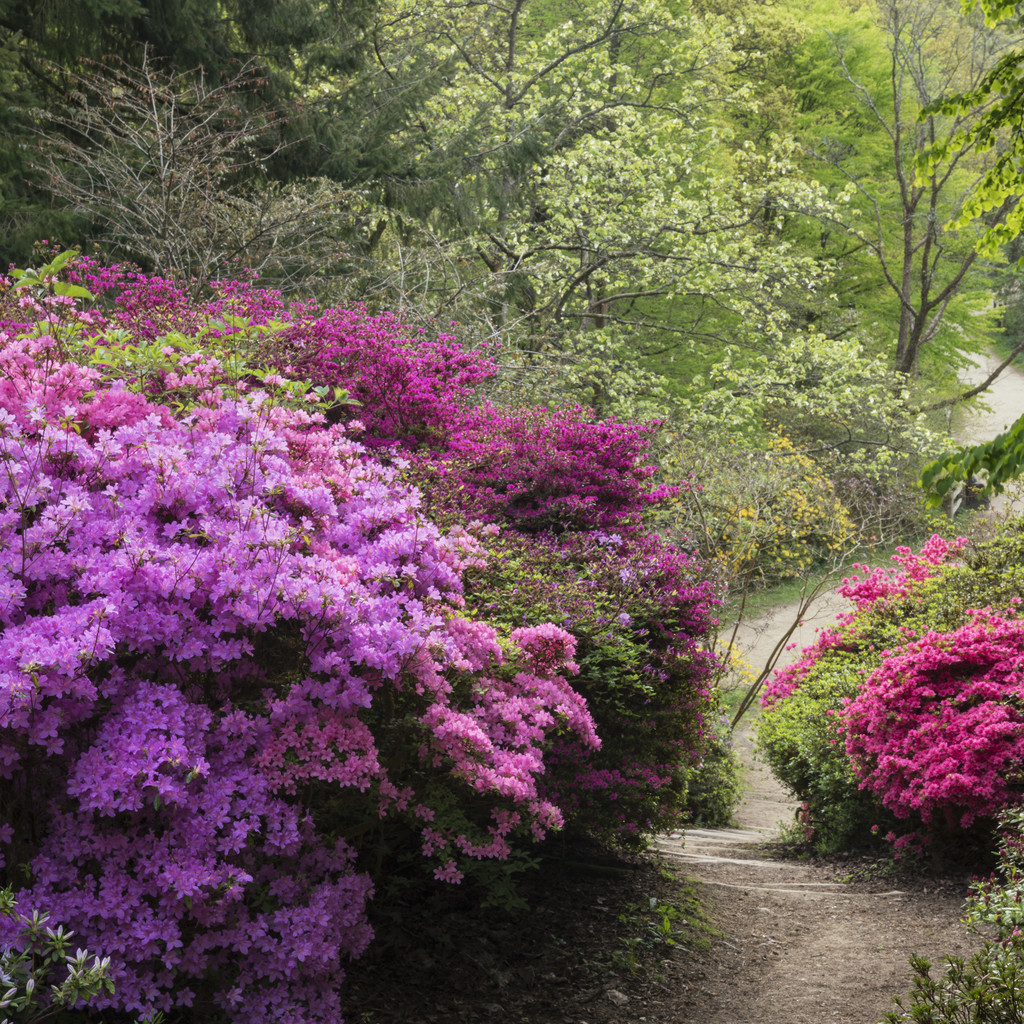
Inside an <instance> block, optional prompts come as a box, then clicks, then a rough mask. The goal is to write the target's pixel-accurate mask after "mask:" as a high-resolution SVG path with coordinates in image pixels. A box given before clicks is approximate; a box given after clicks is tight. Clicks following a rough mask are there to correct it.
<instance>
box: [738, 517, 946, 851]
mask: <svg viewBox="0 0 1024 1024" xmlns="http://www.w3.org/2000/svg"><path fill="white" fill-rule="evenodd" d="M962 547H963V543H961V542H959V541H957V542H954V543H952V544H950V543H947V542H946V541H944V540H943V539H942V538H940V537H937V536H934V537H932V538H931V539H929V540H928V541H927V542H926V543H925V544H924V546H923V547H922V549H921V551H920V552H917V553H915V552H912V551H911V550H910V549H909V548H905V547H904V548H899V549H897V552H896V554H895V555H894V556H893V562H894V563H895V567H894V568H885V567H875V568H871V567H869V566H857V567H856V568H858V569H860V570H861V575H858V576H852V577H850V578H848V579H846V580H844V581H843V583H842V584H841V586H840V587H839V588H838V592H839V593H840V594H841V595H842V596H844V597H846V598H849V599H850V600H851V601H852V602H853V604H854V610H853V611H850V612H844V613H842V614H840V615H839V616H838V617H837V622H836V624H835V625H834V626H831V627H827V628H825V629H823V630H821V632H820V633H819V634H818V638H817V640H816V641H815V642H814V644H812V645H811V646H809V647H807V648H805V649H804V650H803V651H802V652H801V654H800V656H799V657H798V658H797V659H796V660H795V661H793V662H792V663H791V664H789V665H787V666H786V667H784V668H782V669H780V670H779V671H777V672H776V673H775V675H774V676H773V677H772V679H771V680H770V681H769V683H768V685H767V686H766V687H765V689H764V692H763V694H762V696H761V704H762V708H763V713H762V717H761V721H760V724H759V726H758V747H759V749H760V751H761V753H762V754H763V756H764V757H765V760H766V761H767V762H768V764H769V765H770V767H771V769H772V771H773V772H774V773H775V775H776V776H777V777H778V778H779V779H780V780H781V781H782V782H783V783H785V785H786V786H788V787H789V788H790V790H791V791H792V792H793V793H794V794H795V795H796V796H797V798H798V799H800V800H801V801H802V802H803V803H804V805H805V809H804V821H803V824H804V826H805V830H806V831H808V832H809V833H811V835H812V837H813V842H814V844H815V846H816V848H817V849H819V850H820V851H823V852H826V851H833V850H835V849H839V848H842V847H847V846H855V845H858V844H862V843H865V842H870V840H871V837H872V835H873V834H875V833H877V831H878V830H879V829H878V826H881V825H884V826H885V827H884V829H882V832H883V834H884V833H888V831H889V830H890V828H892V827H895V826H896V821H895V818H894V816H893V814H892V813H891V812H889V813H886V811H885V810H884V809H883V808H879V806H878V803H877V801H876V800H875V799H874V798H873V797H872V795H871V794H870V793H869V792H866V791H863V790H861V789H860V788H859V785H858V779H857V777H856V775H855V773H854V769H853V766H852V764H851V762H850V759H849V757H848V756H847V754H846V749H845V746H844V743H843V738H842V735H841V732H840V718H839V715H840V713H841V711H842V709H843V708H844V707H845V705H846V703H847V702H848V701H849V700H851V699H852V698H854V697H855V696H856V695H857V693H858V692H859V690H860V688H861V686H862V685H863V683H864V680H865V679H866V678H867V676H868V675H869V674H870V673H871V672H872V671H873V670H875V669H876V668H877V667H878V666H879V665H880V664H881V663H882V661H883V659H884V657H885V656H886V654H887V652H888V651H889V650H891V649H896V648H899V647H900V646H901V645H902V644H904V643H905V642H907V640H908V639H912V638H913V637H915V636H919V635H921V633H923V632H924V631H926V630H927V628H928V626H927V623H928V620H929V617H933V616H935V614H936V611H937V608H936V603H937V599H938V598H939V596H940V595H941V594H942V593H943V592H944V588H943V587H942V585H941V573H943V572H946V571H948V570H947V569H944V568H943V567H944V566H945V565H946V564H947V559H949V558H950V557H952V556H953V555H955V554H956V553H957V552H958V551H959V550H961V548H962ZM930 581H934V589H929V582H930ZM962 608H963V606H962V605H959V606H958V607H957V608H951V609H949V610H948V613H949V615H950V617H951V620H954V621H955V620H956V619H957V617H958V616H962ZM872 826H876V828H875V833H873V832H872V831H871V829H872Z"/></svg>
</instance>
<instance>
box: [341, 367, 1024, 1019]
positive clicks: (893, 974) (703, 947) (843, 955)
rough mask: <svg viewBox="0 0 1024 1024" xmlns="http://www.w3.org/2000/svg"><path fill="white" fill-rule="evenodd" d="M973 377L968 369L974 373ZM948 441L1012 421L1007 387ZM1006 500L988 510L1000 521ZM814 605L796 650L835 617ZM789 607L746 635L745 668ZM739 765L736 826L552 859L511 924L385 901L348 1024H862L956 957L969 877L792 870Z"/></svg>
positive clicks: (746, 757) (507, 919) (452, 899)
mask: <svg viewBox="0 0 1024 1024" xmlns="http://www.w3.org/2000/svg"><path fill="white" fill-rule="evenodd" d="M985 365H987V364H984V365H982V366H981V367H980V368H979V373H980V372H985ZM990 404H991V406H992V411H991V412H990V413H988V414H986V415H984V416H982V417H978V418H976V419H974V420H973V421H972V423H971V424H970V433H969V435H968V436H966V437H964V438H963V440H965V441H967V442H968V443H977V442H978V441H981V440H985V439H987V438H989V437H992V436H994V435H995V434H996V433H999V432H1000V431H1001V430H1003V429H1005V427H1006V426H1007V425H1008V424H1009V423H1010V422H1012V421H1013V420H1014V419H1015V418H1016V417H1017V416H1018V415H1019V414H1020V411H1021V409H1024V376H1021V375H1020V374H1013V375H1008V376H1007V377H1006V378H1005V379H1004V380H1003V381H1002V382H1001V383H1000V384H999V385H998V387H997V389H996V392H995V394H994V396H993V398H992V399H991V401H990ZM1012 500H1013V499H1012V498H1011V499H1003V500H1002V501H1001V502H1000V503H999V505H1000V508H1002V509H1005V508H1007V507H1008V506H1009V505H1010V504H1011V502H1012ZM837 601H838V599H837V598H835V597H834V596H832V595H829V596H828V597H826V598H824V599H822V600H820V601H819V602H818V603H817V604H816V606H815V608H814V609H813V613H812V614H808V615H805V616H804V620H803V621H804V625H803V626H802V627H801V628H800V629H799V630H798V631H797V633H796V635H794V637H793V638H792V640H793V642H795V643H797V644H799V645H800V646H803V645H804V644H806V643H808V642H810V640H811V639H812V638H813V633H814V630H815V628H817V627H819V626H820V625H822V624H823V623H824V622H827V621H830V620H831V619H832V617H833V616H834V615H835V613H836V611H837V610H838V607H839V606H838V604H837ZM793 614H794V609H793V608H789V609H787V608H782V609H778V610H777V611H776V613H774V615H773V616H771V617H768V618H766V619H764V620H761V621H760V622H758V623H755V624H753V625H752V626H749V627H747V628H746V629H745V631H744V632H743V633H742V634H741V635H740V637H739V638H738V643H740V644H741V647H742V648H743V649H744V650H745V651H746V652H747V655H746V656H747V658H748V660H749V661H751V663H753V664H757V659H758V658H759V657H761V656H762V655H763V654H764V652H765V651H766V650H770V649H771V647H772V646H773V645H774V642H775V639H776V638H777V637H778V636H779V635H780V631H781V630H784V629H785V628H786V626H787V625H788V624H789V623H790V622H791V621H792V616H793ZM737 749H738V750H739V752H740V754H741V756H742V759H743V761H744V763H745V764H746V766H747V774H746V780H745V781H746V794H745V797H744V800H743V802H742V804H741V806H740V807H739V809H738V811H737V815H736V827H735V828H732V829H725V830H705V829H691V830H688V831H687V832H686V833H685V834H682V833H680V834H677V835H670V836H665V837H662V839H661V840H660V841H659V842H658V843H657V844H656V848H655V849H654V850H653V851H652V852H651V854H649V855H648V856H646V857H645V858H643V859H638V860H636V861H616V860H609V859H607V858H606V857H603V856H602V855H600V854H599V853H598V852H597V851H593V850H586V849H572V850H566V849H551V850H548V851H546V853H545V856H546V858H548V863H547V864H546V865H545V870H544V871H542V872H539V873H537V875H535V876H534V877H532V878H531V879H530V880H528V881H527V882H526V883H524V885H523V887H522V895H523V896H524V897H525V898H526V899H527V901H528V902H529V904H530V909H529V910H528V911H527V912H524V913H520V914H511V913H506V912H504V911H499V910H484V911H481V910H480V909H479V907H477V906H476V905H475V904H474V903H473V901H472V900H471V899H465V898H464V897H463V895H462V894H461V893H460V892H459V891H458V890H457V889H456V888H447V887H446V888H444V889H442V890H440V891H433V892H432V893H431V894H429V895H426V896H425V895H424V894H423V893H419V894H415V893H410V894H409V895H408V897H407V900H406V902H405V905H404V906H403V905H402V903H401V901H395V900H391V901H390V902H389V906H390V907H391V908H392V916H391V918H390V920H386V921H377V922H376V925H377V929H378V941H377V942H376V943H375V944H374V946H373V947H372V949H371V952H370V954H369V955H368V956H367V957H366V958H364V959H363V960H361V961H360V962H359V963H358V964H355V965H353V966H352V968H351V969H350V973H349V981H348V983H347V986H346V988H347V991H346V993H345V1002H346V1006H347V1007H348V1013H347V1020H348V1021H349V1022H350V1024H353V1022H354V1024H491V1022H495V1024H497V1022H503V1024H505V1022H508V1024H605V1022H607V1024H830V1022H833V1021H846V1022H849V1024H877V1022H878V1021H880V1020H881V1018H882V1016H883V1015H884V1014H885V1013H886V1012H887V1011H888V1010H890V1009H891V1008H892V1000H893V998H894V997H896V996H904V995H906V993H907V991H908V987H909V982H910V969H909V966H908V959H909V957H910V956H911V955H912V954H915V953H916V954H921V955H924V956H926V957H928V958H929V959H932V960H933V961H939V960H941V959H942V958H943V957H945V956H948V955H953V956H963V955H965V954H968V953H969V952H970V951H971V950H972V949H973V948H975V946H976V945H977V944H978V940H977V939H976V938H974V937H971V936H969V935H968V934H967V932H966V930H965V928H964V927H963V925H962V924H961V923H960V921H959V917H960V912H961V908H962V904H963V899H964V896H965V894H966V890H967V886H968V884H969V877H967V874H969V868H970V865H968V872H967V873H966V874H965V873H961V874H960V875H954V876H950V877H943V878H935V877H930V876H927V875H920V874H918V875H914V874H904V875H900V874H898V873H896V871H895V869H894V868H893V867H892V866H891V865H890V866H889V867H887V868H886V867H880V866H879V865H877V864H872V863H871V862H869V861H866V860H859V859H857V858H850V859H847V860H832V861H828V862H821V861H811V860H800V859H796V858H795V857H794V856H793V854H794V852H795V851H794V848H792V847H786V846H785V844H784V843H782V842H781V841H780V831H779V824H780V823H783V824H789V823H791V822H792V821H793V812H794V809H795V808H794V806H793V804H792V803H791V801H790V799H789V798H788V796H787V795H786V793H785V792H783V791H782V789H781V788H780V787H779V785H778V784H777V783H776V782H775V780H774V779H773V778H772V777H771V775H770V774H769V773H768V772H767V771H766V770H765V769H764V768H763V767H762V766H760V765H759V764H757V763H756V761H755V760H754V758H753V750H752V743H751V737H750V734H749V729H748V730H746V731H742V732H741V734H740V735H739V736H738V738H737Z"/></svg>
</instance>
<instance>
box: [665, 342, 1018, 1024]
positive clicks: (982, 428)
mask: <svg viewBox="0 0 1024 1024" xmlns="http://www.w3.org/2000/svg"><path fill="white" fill-rule="evenodd" d="M992 365H994V363H993V362H992V361H991V360H988V359H986V360H984V361H983V362H982V364H981V365H980V366H979V367H978V371H977V374H978V376H977V379H979V380H980V379H982V377H981V376H980V375H981V374H987V373H988V372H989V369H988V368H989V367H990V366H992ZM989 405H990V406H991V411H990V412H986V413H981V414H979V415H978V416H976V417H975V418H973V419H972V421H971V422H970V423H969V424H968V430H967V432H966V436H964V437H962V438H961V440H963V441H964V442H965V443H972V444H974V443H979V442H980V441H984V440H987V439H989V438H991V437H993V436H995V435H996V434H998V433H1000V432H1001V431H1003V430H1005V429H1006V427H1007V426H1009V424H1010V423H1011V422H1012V421H1013V420H1014V419H1016V418H1017V416H1019V415H1020V413H1021V412H1022V411H1024V375H1022V374H1020V373H1016V372H1014V373H1010V374H1006V375H1004V377H1003V378H1002V379H1001V380H1000V381H999V382H997V385H996V387H995V388H994V389H993V393H992V395H991V397H990V399H989ZM1020 504H1021V499H1020V496H1019V493H1018V494H1012V493H1011V494H1010V495H1007V496H1004V497H1002V498H1001V499H999V500H998V502H997V505H996V511H1005V510H1008V509H1010V508H1012V507H1016V508H1018V509H1019V507H1020ZM841 607H842V602H841V599H840V598H838V597H836V596H835V595H834V594H827V595H825V596H824V597H822V598H820V599H819V600H818V601H817V602H816V603H815V605H814V606H813V608H812V610H811V613H810V614H808V615H806V616H805V617H804V620H803V624H802V626H801V627H800V628H799V629H798V631H797V633H796V634H795V635H794V637H793V642H795V643H796V644H797V650H799V648H800V647H803V646H804V645H806V644H807V643H809V642H810V641H811V640H812V639H813V636H814V632H815V630H816V629H818V628H820V627H821V626H822V625H824V624H825V623H827V622H830V621H831V620H832V619H833V618H834V616H835V614H836V612H837V611H839V610H840V609H841ZM796 612H797V607H796V606H792V605H791V606H787V607H783V608H779V609H777V610H776V611H775V612H774V613H773V614H772V615H771V616H769V617H767V618H765V619H762V620H760V621H758V622H755V623H753V624H751V625H749V626H745V627H744V628H743V630H742V632H741V635H740V636H739V638H738V643H739V646H740V649H741V650H742V651H744V656H745V657H746V658H747V659H748V661H750V662H751V664H754V665H759V664H763V663H764V659H765V657H766V656H767V653H768V652H770V650H771V648H772V647H773V646H774V644H775V642H776V639H777V637H778V636H779V635H780V634H781V632H782V631H784V630H785V629H786V628H787V626H788V625H789V624H790V623H791V622H792V621H793V617H794V615H795V614H796ZM794 655H795V652H793V653H790V654H787V655H785V656H784V660H783V661H782V662H781V663H782V664H785V663H786V660H787V659H790V658H792V657H793V656H794ZM759 659H760V660H759ZM737 748H738V750H739V751H740V753H741V756H742V759H743V761H744V763H745V766H746V770H747V778H746V795H745V799H744V800H743V803H742V804H741V806H740V808H739V810H738V812H737V816H736V817H737V825H738V827H737V828H735V829H728V830H705V829H691V830H689V831H688V832H687V833H686V834H685V836H684V835H683V834H679V835H673V836H666V837H665V838H664V839H663V840H662V841H661V842H660V843H659V848H660V849H661V851H662V853H663V854H664V856H665V857H666V859H668V860H669V861H671V862H674V863H676V864H678V865H679V866H680V868H681V869H682V871H683V872H684V873H685V874H686V875H687V876H688V877H690V878H693V879H695V880H696V881H698V882H700V883H701V885H702V888H703V899H704V902H705V905H706V906H707V908H708V909H709V912H710V913H711V916H712V917H713V919H714V920H715V922H716V924H717V925H718V927H719V928H721V929H722V931H723V932H724V933H725V936H726V937H725V938H724V939H722V940H720V941H719V942H718V943H717V945H716V948H715V952H714V955H713V957H712V959H711V961H710V964H709V968H708V970H707V971H706V972H705V976H704V978H703V979H702V981H701V983H700V984H699V985H696V986H695V987H694V988H693V989H692V990H691V991H688V992H687V993H686V994H685V995H684V997H683V998H682V1005H681V1006H680V1008H679V1010H680V1016H679V1024H690V1022H692V1024H698V1022H699V1024H823V1022H831V1021H849V1022H851V1024H876V1022H878V1021H879V1020H880V1019H881V1017H882V1015H883V1014H884V1013H885V1012H886V1011H887V1010H889V1009H891V1007H892V1000H893V998H894V997H895V996H897V995H905V994H906V992H907V990H908V985H909V980H910V970H909V967H908V964H907V961H908V959H909V957H910V956H911V955H912V954H914V953H918V954H921V955H924V956H926V957H928V958H929V959H933V960H940V959H941V958H942V957H944V956H948V955H953V956H962V955H965V954H967V953H969V952H970V950H971V949H972V948H974V940H973V939H971V938H970V937H969V936H968V935H967V934H966V933H965V930H964V928H963V926H962V925H961V924H960V923H959V915H960V911H961V906H962V903H963V896H964V889H963V887H958V886H956V885H948V886H946V887H939V888H938V890H937V891H936V890H935V889H934V888H933V889H932V891H929V890H928V889H927V888H920V887H919V888H916V889H915V891H901V890H900V889H898V888H896V887H894V886H893V885H892V884H889V883H886V881H885V880H884V879H882V880H879V881H878V882H877V883H866V882H857V883H850V882H846V881H843V880H841V879H837V877H836V876H837V872H836V871H835V869H834V868H833V869H830V870H825V869H823V868H820V867H817V866H815V865H812V864H810V863H805V862H792V861H780V860H773V859H771V858H770V857H769V856H767V855H766V854H764V853H762V852H761V851H760V850H759V844H761V843H763V842H764V841H765V840H766V839H768V838H771V837H772V836H774V835H777V833H778V825H779V824H780V823H789V822H792V820H793V813H794V810H795V805H794V804H793V802H792V798H791V796H790V795H789V794H787V793H786V792H785V791H784V790H783V789H782V788H781V786H780V785H779V784H778V783H777V782H776V781H775V779H774V777H773V776H772V775H771V774H770V773H769V772H768V771H767V769H766V768H765V767H764V766H763V765H761V764H759V763H757V762H756V761H755V760H754V757H753V744H752V740H751V735H750V728H749V726H747V727H746V729H744V730H743V732H742V734H741V735H740V736H738V737H737Z"/></svg>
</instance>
